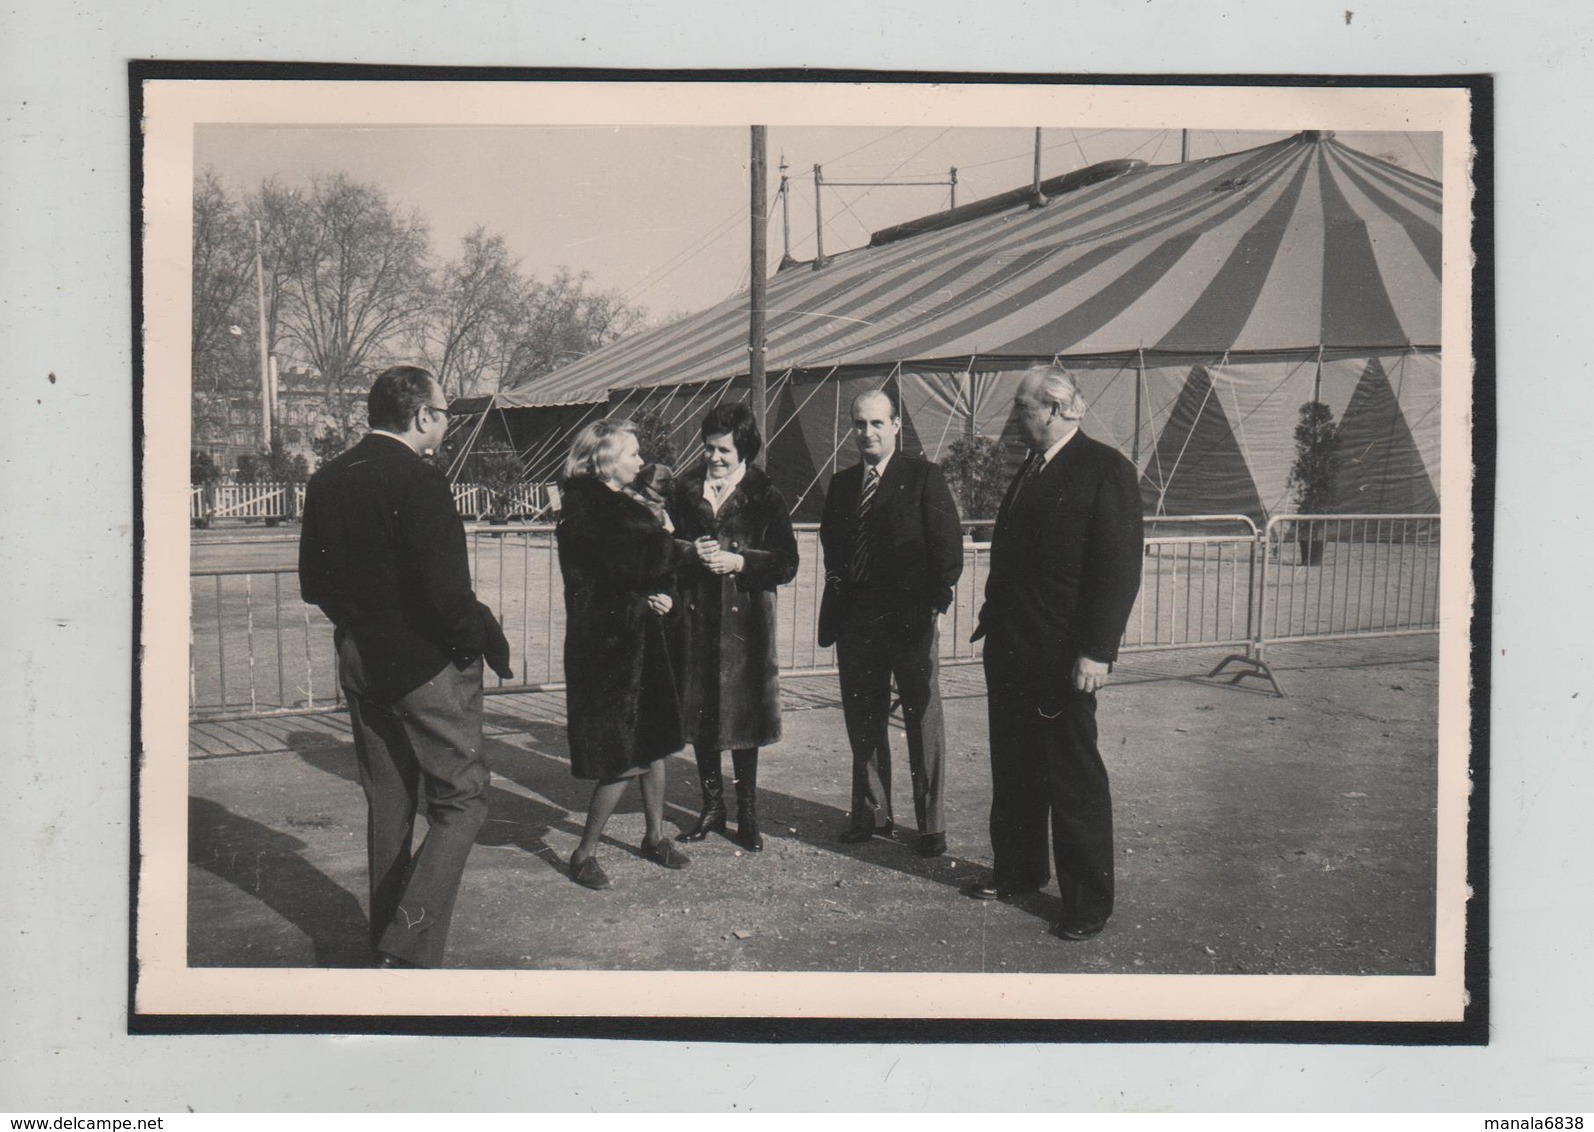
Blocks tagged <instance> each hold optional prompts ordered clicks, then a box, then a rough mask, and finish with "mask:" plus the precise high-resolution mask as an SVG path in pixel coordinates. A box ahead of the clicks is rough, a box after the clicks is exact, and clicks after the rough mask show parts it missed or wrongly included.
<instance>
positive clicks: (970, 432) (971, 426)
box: [963, 354, 979, 444]
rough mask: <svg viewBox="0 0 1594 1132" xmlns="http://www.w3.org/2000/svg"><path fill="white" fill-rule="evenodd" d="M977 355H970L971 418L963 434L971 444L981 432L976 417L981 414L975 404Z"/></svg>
mask: <svg viewBox="0 0 1594 1132" xmlns="http://www.w3.org/2000/svg"><path fill="white" fill-rule="evenodd" d="M977 357H978V355H975V354H970V355H969V368H968V378H969V419H968V423H967V424H966V425H964V427H963V435H964V436H965V437H967V439H968V442H969V443H970V444H973V443H974V438H975V436H977V435H978V434H979V421H978V420H977V419H976V418H977V417H978V416H979V412H978V409H977V406H976V405H975V404H974V392H975V391H974V363H975V361H976V359H977Z"/></svg>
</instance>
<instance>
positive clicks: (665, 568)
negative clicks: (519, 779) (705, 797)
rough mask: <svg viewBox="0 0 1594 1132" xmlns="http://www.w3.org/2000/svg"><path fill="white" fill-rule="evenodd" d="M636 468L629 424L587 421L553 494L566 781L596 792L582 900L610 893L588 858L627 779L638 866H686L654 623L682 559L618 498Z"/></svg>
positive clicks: (673, 743) (673, 713) (674, 746)
mask: <svg viewBox="0 0 1594 1132" xmlns="http://www.w3.org/2000/svg"><path fill="white" fill-rule="evenodd" d="M642 466H643V461H642V455H641V452H640V451H639V450H638V447H637V438H636V430H635V428H634V427H633V426H632V424H631V422H629V421H623V420H607V421H597V422H595V423H593V424H590V425H588V426H587V427H586V428H584V429H582V430H581V433H580V435H578V436H577V437H576V439H575V442H574V443H573V444H572V445H571V448H570V457H569V459H568V460H567V461H566V462H565V474H564V481H563V483H562V485H561V488H562V491H561V496H562V498H561V508H560V517H559V526H558V533H557V539H558V546H559V566H560V569H561V570H562V572H563V574H564V585H565V681H566V700H567V704H568V715H569V738H570V770H571V773H573V774H574V775H575V776H576V777H577V778H582V779H588V780H593V781H595V782H596V785H595V786H594V787H593V791H592V801H591V803H590V805H589V806H588V807H587V820H586V827H585V829H584V830H583V832H582V835H581V844H580V845H579V846H578V847H577V848H576V850H575V852H574V853H572V854H571V855H570V876H571V879H573V880H574V881H575V882H576V883H577V884H580V885H584V886H586V887H587V888H593V889H603V888H608V887H609V885H610V881H609V877H608V875H607V874H606V873H605V872H604V871H603V867H602V866H601V865H599V864H598V861H597V858H596V857H595V856H594V855H593V853H594V851H595V850H596V849H597V846H598V840H599V839H600V838H601V837H602V836H603V830H604V826H605V825H606V824H607V823H608V820H609V815H610V814H612V813H613V812H614V808H615V806H616V804H618V802H619V801H620V796H621V795H622V794H623V793H624V792H625V788H626V784H627V783H628V782H630V781H631V780H632V779H633V778H635V779H637V780H638V781H639V784H640V786H641V790H642V804H643V813H644V816H645V818H646V822H647V834H646V836H645V837H644V838H643V841H642V856H644V857H646V858H647V859H648V860H650V861H653V862H655V863H656V864H659V865H662V866H664V867H665V868H668V869H680V868H685V867H686V865H687V864H688V863H689V861H688V858H687V856H686V854H684V853H683V852H681V850H680V849H679V848H677V847H676V846H675V845H674V843H673V842H672V841H670V839H669V838H667V837H666V836H665V833H664V760H665V758H666V756H668V755H670V754H672V753H674V752H675V751H678V750H680V749H681V747H682V745H683V740H682V732H681V709H680V700H679V697H678V692H677V685H676V678H675V672H674V668H673V666H672V664H671V661H670V652H669V648H668V644H667V641H666V637H665V627H664V622H665V618H666V617H668V616H669V615H670V613H671V610H672V609H673V608H674V606H675V571H676V568H677V566H678V565H679V564H680V563H681V562H682V561H684V560H685V559H686V558H687V557H689V556H691V553H692V551H691V545H690V544H689V543H685V542H679V541H677V540H676V539H675V538H674V537H673V536H672V535H671V533H670V532H669V531H668V530H667V529H666V526H665V524H664V523H663V522H661V520H660V518H659V516H658V514H657V513H655V511H654V510H652V509H650V508H649V507H648V506H647V505H646V504H644V503H643V502H641V501H640V500H639V499H637V498H636V497H635V496H634V495H632V494H631V492H630V491H628V490H627V489H628V488H630V487H631V486H632V484H633V482H634V481H635V480H636V478H637V475H638V473H639V472H641V470H642Z"/></svg>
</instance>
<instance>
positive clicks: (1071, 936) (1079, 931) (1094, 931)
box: [1052, 920, 1107, 943]
mask: <svg viewBox="0 0 1594 1132" xmlns="http://www.w3.org/2000/svg"><path fill="white" fill-rule="evenodd" d="M1106 926H1107V921H1106V920H1101V921H1099V922H1098V923H1094V924H1079V925H1078V926H1069V925H1067V924H1058V925H1057V926H1056V927H1055V928H1053V929H1052V934H1053V935H1054V936H1056V937H1057V938H1058V939H1067V940H1073V941H1074V942H1076V943H1077V942H1079V941H1080V940H1085V939H1093V938H1095V937H1096V936H1099V935H1100V934H1101V932H1102V929H1103V928H1105V927H1106Z"/></svg>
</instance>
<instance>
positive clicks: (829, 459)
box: [484, 350, 1439, 523]
mask: <svg viewBox="0 0 1594 1132" xmlns="http://www.w3.org/2000/svg"><path fill="white" fill-rule="evenodd" d="M1052 360H1053V359H1049V358H1048V359H1036V358H1001V359H980V358H974V359H959V360H951V361H941V362H928V363H917V364H906V363H905V364H902V365H896V366H876V367H869V366H863V367H847V368H846V369H845V370H843V369H840V368H832V369H826V370H818V369H815V370H793V371H786V372H784V373H779V374H772V375H771V376H770V379H769V386H768V389H769V397H768V401H769V407H770V408H769V422H768V432H769V435H768V437H767V438H766V451H767V456H766V461H767V464H768V466H769V468H770V471H771V474H772V475H773V477H774V479H775V482H776V483H777V485H778V486H779V487H780V489H781V491H782V492H783V493H784V494H785V495H786V497H787V501H788V503H789V504H790V505H791V507H792V510H793V513H794V515H795V517H796V518H797V519H798V520H799V521H809V522H812V521H816V520H817V519H818V517H819V514H820V510H821V508H822V506H823V501H824V493H825V490H826V488H827V487H828V486H829V483H830V477H831V476H832V475H834V474H835V473H836V472H837V471H839V470H841V469H843V468H846V467H849V466H850V465H852V464H853V463H854V462H856V460H857V459H858V457H857V453H856V450H855V449H854V447H853V445H852V443H851V437H850V433H849V424H848V421H849V413H850V409H851V404H852V400H853V398H855V397H856V396H857V395H858V394H859V393H862V392H864V391H866V390H870V389H879V388H885V389H887V390H888V391H890V392H891V393H892V394H893V395H894V396H895V397H897V399H898V402H899V404H900V406H901V410H902V418H903V441H902V447H903V449H904V450H905V451H910V452H916V453H923V454H924V455H926V456H928V457H929V458H930V459H933V460H939V459H942V458H944V456H945V454H946V452H947V449H948V448H949V447H950V445H951V444H952V443H953V442H954V441H955V440H957V439H959V438H963V437H969V436H975V435H978V436H984V437H988V438H991V439H996V440H999V441H1001V442H1002V443H1003V447H1004V450H1005V454H1006V459H1007V463H1008V468H1009V471H1016V470H1017V468H1018V466H1019V464H1020V463H1022V461H1023V458H1024V446H1023V442H1022V439H1021V438H1020V437H1019V435H1018V433H1017V429H1016V426H1015V425H1014V423H1013V421H1012V399H1013V393H1014V391H1015V389H1016V387H1017V384H1018V381H1019V378H1020V377H1021V376H1022V375H1023V373H1024V371H1025V370H1026V369H1027V368H1028V367H1029V366H1031V365H1033V364H1036V363H1037V362H1044V361H1052ZM1058 362H1059V364H1061V365H1063V366H1064V368H1065V369H1067V370H1068V371H1069V372H1070V373H1072V374H1074V375H1075V377H1076V379H1077V380H1078V382H1079V385H1080V388H1081V389H1082V391H1083V392H1084V394H1085V398H1086V401H1087V402H1088V406H1089V408H1088V410H1087V413H1086V416H1085V419H1084V421H1083V428H1084V430H1085V431H1086V432H1087V433H1088V434H1090V435H1091V436H1093V437H1095V438H1097V439H1098V440H1102V441H1104V442H1105V443H1108V444H1111V445H1113V446H1114V447H1116V448H1117V449H1118V450H1119V451H1121V452H1122V453H1123V454H1124V455H1125V456H1127V457H1129V458H1130V459H1131V460H1132V461H1133V462H1134V463H1135V466H1136V468H1137V470H1138V471H1139V472H1140V476H1141V485H1142V497H1143V499H1144V501H1145V504H1146V512H1147V514H1148V515H1169V516H1172V515H1191V514H1244V515H1248V516H1250V517H1251V518H1252V519H1253V520H1254V521H1256V522H1258V523H1261V522H1265V521H1266V519H1267V517H1268V516H1269V515H1273V514H1280V513H1285V512H1288V511H1289V510H1291V508H1292V505H1293V500H1292V493H1291V489H1290V484H1289V473H1290V467H1291V465H1292V464H1293V462H1294V459H1295V447H1294V439H1293V437H1294V428H1295V423H1296V421H1297V419H1298V416H1299V412H1300V408H1301V406H1302V405H1303V404H1304V403H1306V402H1307V401H1310V400H1313V399H1314V398H1315V399H1318V400H1321V401H1323V402H1324V403H1325V404H1327V405H1328V407H1329V408H1330V410H1331V411H1332V412H1333V414H1334V418H1335V420H1336V421H1339V422H1341V424H1342V434H1343V436H1344V439H1345V444H1344V450H1343V453H1342V455H1343V463H1344V471H1343V473H1342V476H1341V492H1340V500H1339V503H1338V504H1337V505H1336V507H1335V510H1337V511H1340V512H1342V513H1345V512H1352V511H1365V512H1372V513H1385V514H1389V513H1398V512H1404V511H1426V510H1432V509H1433V508H1435V507H1436V506H1437V503H1438V497H1437V493H1436V490H1435V485H1436V484H1437V483H1438V482H1439V412H1438V408H1439V357H1438V355H1437V353H1436V352H1433V351H1418V350H1409V351H1405V352H1401V353H1367V352H1358V351H1338V352H1327V351H1325V352H1323V353H1322V354H1321V355H1319V353H1318V352H1316V351H1312V352H1294V353H1288V354H1262V355H1254V356H1230V355H1222V354H1219V355H1210V354H1177V355H1170V354H1158V355H1153V354H1150V353H1147V354H1140V353H1136V354H1131V355H1115V356H1111V357H1102V358H1064V359H1058ZM747 396H748V382H747V378H746V376H745V375H738V376H737V377H735V378H732V379H729V380H724V381H716V382H702V383H697V384H693V385H681V386H662V387H655V388H651V389H629V390H617V391H615V392H614V394H613V395H612V396H611V398H610V400H609V402H608V403H607V404H604V405H597V406H561V407H558V408H529V409H504V410H495V411H494V415H496V416H501V417H502V418H503V420H504V421H505V422H506V427H507V428H508V430H509V432H510V433H511V434H512V436H513V438H514V441H515V443H516V446H517V447H518V448H520V449H521V450H522V451H523V452H530V453H533V454H540V455H541V459H540V460H539V461H538V464H537V467H536V468H533V471H534V472H536V471H537V470H538V469H539V468H540V469H541V470H542V471H543V472H545V473H546V474H545V475H543V476H541V477H539V478H552V476H553V474H554V473H555V472H556V471H557V467H558V461H559V459H561V458H562V455H563V452H564V451H565V450H566V449H567V448H568V445H569V439H570V437H571V436H572V435H573V434H574V432H575V430H576V429H577V428H579V427H580V425H581V424H582V423H584V422H585V421H586V420H588V419H592V418H594V417H595V416H597V415H600V414H601V415H604V416H626V417H634V416H637V415H639V414H644V413H646V414H651V415H653V416H655V417H657V418H658V419H659V420H661V421H662V422H664V424H665V425H666V426H667V427H668V429H669V434H670V439H671V443H672V447H673V450H674V452H673V454H674V459H675V463H676V464H677V466H679V467H684V466H686V465H688V464H689V463H691V462H692V461H693V460H694V459H695V458H696V455H697V452H698V448H699V438H698V429H699V426H700V423H701V421H702V419H703V415H704V413H706V412H707V411H708V409H709V408H710V407H712V406H713V405H715V404H718V403H720V402H721V401H725V400H731V401H744V400H746V399H747ZM484 434H485V433H484ZM967 517H968V518H990V516H972V515H971V516H967Z"/></svg>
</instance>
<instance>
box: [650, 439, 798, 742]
mask: <svg viewBox="0 0 1594 1132" xmlns="http://www.w3.org/2000/svg"><path fill="white" fill-rule="evenodd" d="M703 477H704V469H703V468H702V466H698V467H697V468H694V469H693V470H692V471H690V472H688V473H687V474H685V475H683V476H681V477H679V478H678V479H677V480H676V481H675V484H674V486H673V489H672V491H671V496H670V517H671V519H672V520H673V521H674V523H675V536H676V538H679V539H684V540H686V541H687V542H691V541H693V540H695V539H697V538H700V537H702V536H704V535H712V536H714V537H716V538H718V539H719V543H720V546H721V547H723V548H724V549H726V550H730V551H734V552H735V553H737V554H740V555H741V556H742V557H743V559H745V565H744V566H743V568H742V570H741V572H740V573H737V574H712V573H710V572H709V570H708V568H707V567H705V566H703V565H702V564H701V563H700V562H698V561H697V558H696V557H695V556H689V557H688V559H687V562H686V564H685V565H684V566H683V567H682V568H681V574H680V578H681V602H680V606H681V610H680V612H681V616H680V619H679V620H678V621H677V622H676V624H675V629H676V645H677V650H678V652H677V655H678V656H679V658H680V662H679V665H680V674H681V715H682V721H683V723H684V725H685V728H686V739H687V742H689V743H692V744H694V745H696V746H701V747H704V748H705V749H708V750H725V749H726V748H730V749H732V750H737V749H742V748H748V747H764V746H768V745H769V744H771V743H775V742H778V741H779V740H780V678H779V675H778V668H779V663H778V658H777V656H776V650H775V588H776V587H777V586H782V585H785V584H786V583H787V582H790V581H791V580H792V579H793V578H795V577H796V576H797V539H796V537H795V536H794V535H793V534H792V529H791V513H790V511H788V510H787V507H786V500H785V499H784V498H783V497H782V496H781V493H780V492H779V490H777V489H776V487H775V485H774V484H773V483H772V482H770V478H769V475H768V474H767V473H766V472H764V470H763V469H761V468H758V467H756V466H753V465H748V466H747V470H746V472H745V473H744V475H743V478H742V482H741V483H739V484H737V485H736V489H735V490H734V491H733V492H732V493H731V496H730V498H728V499H727V500H725V502H724V503H723V504H722V505H721V506H720V510H719V514H718V515H715V514H714V512H713V510H712V509H711V508H710V507H709V505H708V501H707V500H706V499H704V498H703Z"/></svg>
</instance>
